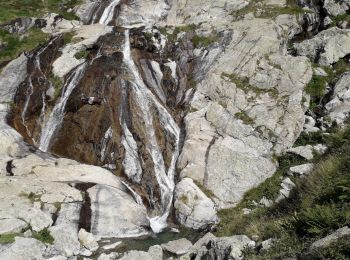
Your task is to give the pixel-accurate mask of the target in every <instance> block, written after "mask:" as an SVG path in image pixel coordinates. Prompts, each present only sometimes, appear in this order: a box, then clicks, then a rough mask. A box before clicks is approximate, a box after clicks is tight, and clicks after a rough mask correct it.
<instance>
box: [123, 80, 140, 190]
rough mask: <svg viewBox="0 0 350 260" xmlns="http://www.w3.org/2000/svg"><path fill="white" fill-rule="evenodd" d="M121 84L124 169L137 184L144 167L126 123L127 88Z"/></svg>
mask: <svg viewBox="0 0 350 260" xmlns="http://www.w3.org/2000/svg"><path fill="white" fill-rule="evenodd" d="M121 84H122V100H121V106H120V117H119V121H120V125H121V127H122V129H123V136H122V145H123V147H124V149H125V155H124V160H123V167H124V171H125V174H126V175H127V176H128V178H129V179H130V180H132V181H133V182H136V183H140V182H141V178H142V167H141V164H140V158H139V155H138V147H137V143H136V141H135V139H134V137H133V135H132V133H131V132H130V130H129V128H128V126H127V124H126V121H125V115H124V106H123V105H124V104H125V102H126V101H125V99H126V97H125V87H126V86H125V82H124V81H122V82H121Z"/></svg>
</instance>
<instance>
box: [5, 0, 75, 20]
mask: <svg viewBox="0 0 350 260" xmlns="http://www.w3.org/2000/svg"><path fill="white" fill-rule="evenodd" d="M79 3H81V0H7V1H0V24H1V23H5V22H9V21H10V20H13V19H16V18H19V17H38V16H41V15H43V14H45V13H48V12H52V13H57V14H60V15H62V16H63V17H64V18H66V19H68V20H72V19H77V17H76V16H75V15H74V14H73V13H69V12H68V10H69V9H71V8H73V7H74V6H76V5H78V4H79Z"/></svg>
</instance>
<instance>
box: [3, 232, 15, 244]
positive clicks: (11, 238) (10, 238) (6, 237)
mask: <svg viewBox="0 0 350 260" xmlns="http://www.w3.org/2000/svg"><path fill="white" fill-rule="evenodd" d="M18 235H19V234H18V233H11V234H3V235H0V244H10V243H13V242H15V237H16V236H18Z"/></svg>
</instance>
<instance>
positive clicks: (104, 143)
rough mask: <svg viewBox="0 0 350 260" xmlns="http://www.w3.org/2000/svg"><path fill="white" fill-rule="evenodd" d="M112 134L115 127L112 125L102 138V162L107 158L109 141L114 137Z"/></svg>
mask: <svg viewBox="0 0 350 260" xmlns="http://www.w3.org/2000/svg"><path fill="white" fill-rule="evenodd" d="M112 136H113V129H112V127H109V128H108V129H107V131H106V132H105V135H104V136H103V138H102V140H101V162H103V161H104V160H105V158H106V149H107V144H108V141H109V140H110V139H111V138H112Z"/></svg>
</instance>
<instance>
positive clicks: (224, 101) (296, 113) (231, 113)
mask: <svg viewBox="0 0 350 260" xmlns="http://www.w3.org/2000/svg"><path fill="white" fill-rule="evenodd" d="M279 22H282V21H279ZM288 22H289V23H292V21H291V20H290V21H288V20H287V21H284V23H286V24H285V26H286V30H288V29H287V28H288V26H287V25H288ZM275 25H276V23H275V22H272V21H271V20H264V19H256V18H246V19H245V20H244V21H237V22H234V23H232V27H231V28H232V32H233V34H232V39H231V41H230V42H229V44H228V45H227V46H226V47H225V52H224V53H221V54H220V55H219V56H218V57H217V58H216V62H215V63H214V64H213V65H212V67H211V68H210V70H209V72H208V73H207V74H206V75H205V76H204V78H203V80H202V81H201V82H200V83H199V84H198V86H197V91H196V93H195V94H194V96H193V99H192V102H191V109H192V110H194V111H195V112H193V113H190V114H188V115H187V116H186V118H185V124H186V140H185V144H184V148H183V150H182V154H181V156H180V158H179V162H178V165H179V168H180V169H181V176H182V177H190V178H193V179H195V180H197V181H199V182H201V183H202V184H203V185H204V186H205V187H206V188H208V189H209V190H211V191H212V192H213V193H214V195H215V197H216V199H215V202H216V204H217V205H219V206H220V207H227V206H230V205H234V204H235V203H237V202H238V201H239V200H240V199H241V198H242V196H243V194H244V193H245V192H246V191H247V190H249V189H250V188H252V187H254V186H256V185H258V184H259V183H261V182H262V181H263V180H265V179H266V178H268V177H269V176H271V175H272V174H273V173H274V171H275V170H276V165H275V163H274V162H273V160H272V154H273V153H274V152H275V153H281V152H283V151H284V150H285V149H286V148H288V147H290V146H291V145H292V144H293V142H294V141H295V139H296V138H297V137H298V135H299V133H300V132H301V130H302V125H303V124H304V111H305V109H306V107H307V104H306V103H304V102H303V100H304V99H305V98H304V99H303V88H304V86H305V85H306V83H307V82H308V81H309V80H310V78H311V74H312V70H311V67H310V64H309V62H308V61H307V59H305V58H302V57H292V56H288V55H285V51H283V47H282V49H281V44H282V42H281V38H280V37H279V36H278V30H276V27H275ZM262 28H264V29H263V30H262ZM257 42H259V44H256V43H257ZM282 46H283V45H282ZM213 51H214V50H213ZM198 74H199V75H197V76H198V78H200V77H201V75H200V73H198ZM282 100H283V101H282Z"/></svg>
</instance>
